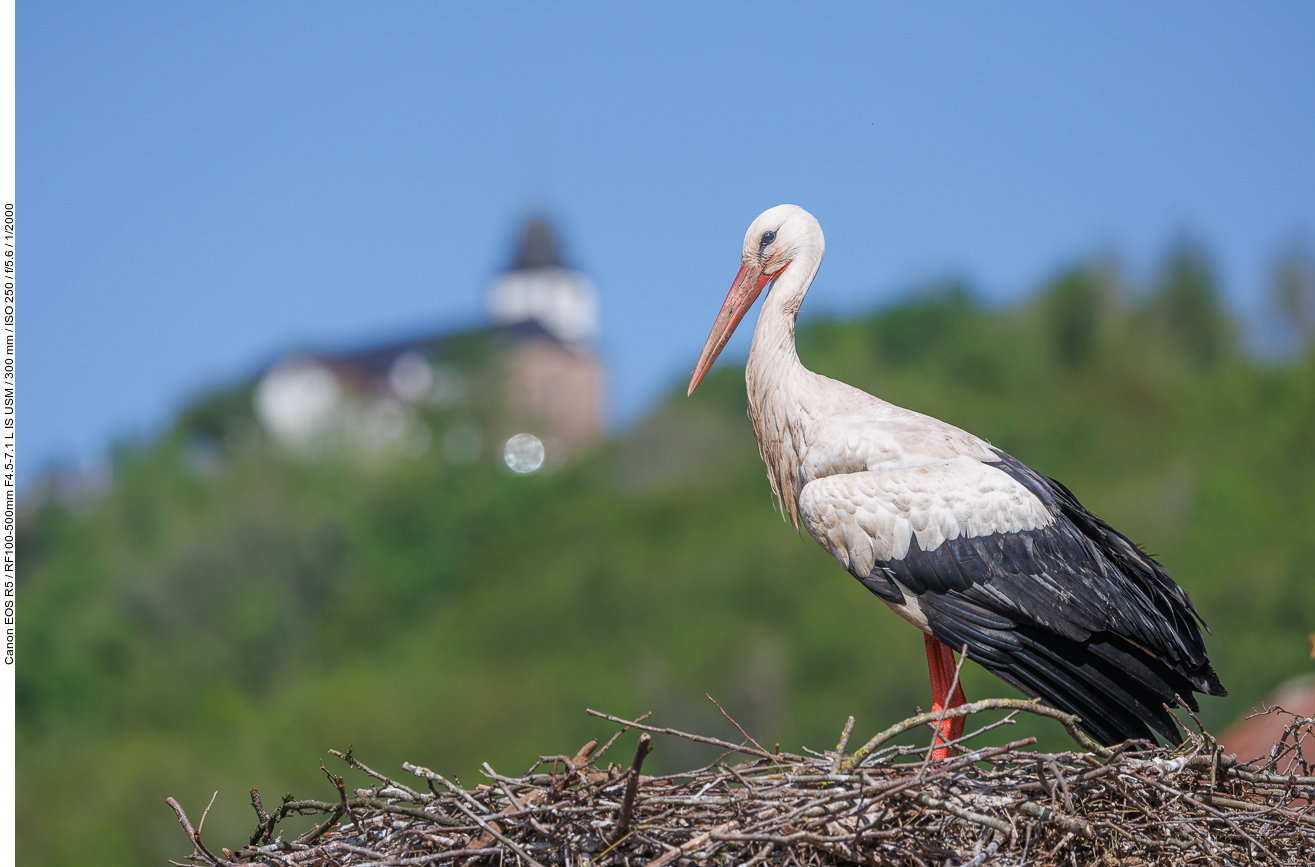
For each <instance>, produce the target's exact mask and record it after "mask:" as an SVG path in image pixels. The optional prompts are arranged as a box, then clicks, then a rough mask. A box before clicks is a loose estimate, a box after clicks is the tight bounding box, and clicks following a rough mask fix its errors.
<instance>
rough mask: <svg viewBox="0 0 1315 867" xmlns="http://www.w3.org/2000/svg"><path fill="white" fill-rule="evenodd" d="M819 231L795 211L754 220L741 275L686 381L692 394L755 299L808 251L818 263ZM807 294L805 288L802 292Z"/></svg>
mask: <svg viewBox="0 0 1315 867" xmlns="http://www.w3.org/2000/svg"><path fill="white" fill-rule="evenodd" d="M821 248H822V227H821V226H820V225H819V224H818V222H817V220H816V219H815V218H814V217H813V215H812V214H810V213H808V212H807V211H805V210H804V209H803V208H801V207H799V206H798V205H777V206H776V207H775V208H769V209H767V210H766V211H763V212H762V213H761V214H759V215H758V219H756V220H754V221H753V223H752V225H750V226H749V231H748V232H746V233H745V235H744V247H743V248H742V249H741V250H740V273H739V274H737V275H735V282H734V283H733V284H732V285H731V291H730V292H729V293H728V294H727V295H726V300H725V301H724V302H723V303H722V305H721V312H719V313H718V314H717V321H716V322H714V323H713V325H712V333H711V334H709V335H708V342H707V343H705V344H704V345H703V354H702V355H701V356H699V363H698V366H697V367H696V368H694V376H693V377H691V378H690V381H689V391H688V392H687V393H688V394H693V393H694V389H696V388H698V386H699V383H700V382H702V381H703V377H704V376H705V375H706V374H707V372H708V369H709V368H711V367H712V363H713V362H714V361H716V360H717V356H718V355H719V354H721V351H722V349H723V348H725V346H726V342H727V341H729V340H730V339H731V335H732V334H734V333H735V328H736V326H738V325H739V324H740V320H741V319H743V318H744V314H746V313H748V312H749V308H750V307H752V306H753V302H754V301H756V300H757V299H758V295H759V293H761V292H762V291H763V287H764V286H766V285H767V284H768V283H770V282H771V281H773V280H775V279H776V278H777V277H779V276H781V274H782V273H783V272H784V271H785V269H786V268H789V267H790V263H791V262H793V261H794V260H795V259H796V258H798V257H799V255H800V253H802V252H804V251H807V252H809V253H811V254H814V255H815V257H816V261H818V262H820V261H821V259H822V249H821ZM803 288H804V289H807V286H804V287H803Z"/></svg>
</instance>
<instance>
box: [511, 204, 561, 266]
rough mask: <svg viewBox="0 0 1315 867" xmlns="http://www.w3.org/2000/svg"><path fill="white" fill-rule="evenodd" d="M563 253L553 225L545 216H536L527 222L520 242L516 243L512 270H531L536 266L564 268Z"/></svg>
mask: <svg viewBox="0 0 1315 867" xmlns="http://www.w3.org/2000/svg"><path fill="white" fill-rule="evenodd" d="M563 267H565V265H564V264H563V263H562V254H561V251H560V250H559V249H558V247H557V238H556V236H555V235H554V234H553V230H552V225H551V224H550V223H549V222H548V220H547V219H545V218H544V217H534V218H533V219H531V220H530V221H529V222H528V223H526V224H525V230H524V231H523V232H522V233H521V240H520V243H519V244H517V245H516V258H515V260H514V261H513V262H512V265H511V270H512V271H529V270H532V269H534V268H563Z"/></svg>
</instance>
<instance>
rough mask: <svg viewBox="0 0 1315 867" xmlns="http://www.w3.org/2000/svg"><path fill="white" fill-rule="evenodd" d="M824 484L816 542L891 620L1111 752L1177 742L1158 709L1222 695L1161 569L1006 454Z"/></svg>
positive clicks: (807, 490)
mask: <svg viewBox="0 0 1315 867" xmlns="http://www.w3.org/2000/svg"><path fill="white" fill-rule="evenodd" d="M996 454H997V455H998V456H999V458H1000V460H999V461H998V462H994V463H982V462H980V461H975V460H971V459H965V458H960V459H957V460H952V461H945V462H941V463H939V464H933V465H930V466H925V465H920V466H909V467H893V468H882V469H881V470H878V471H869V472H862V473H851V474H846V475H838V476H830V477H827V478H823V479H817V480H815V481H813V482H810V483H809V484H808V485H807V486H805V487H804V489H803V491H802V492H801V494H800V498H799V502H800V511H801V514H802V517H803V519H804V522H805V525H806V526H807V527H808V530H809V532H810V533H811V534H812V535H813V537H814V538H815V539H817V541H818V542H819V543H820V544H821V545H822V546H823V547H824V548H827V549H828V550H829V551H831V553H832V554H833V555H834V556H835V557H836V559H837V560H839V561H840V562H841V564H842V565H844V566H846V568H848V569H849V571H850V572H851V573H852V574H853V575H854V576H855V577H856V578H858V579H859V580H860V581H861V582H863V584H864V586H866V587H867V588H868V589H869V590H871V591H872V592H873V593H875V594H876V595H877V596H879V597H881V598H882V599H883V600H885V601H886V602H888V603H890V604H891V605H892V607H898V606H906V607H908V608H912V607H915V606H916V608H917V612H916V616H911V617H910V619H914V620H918V621H922V622H925V623H926V626H925V628H926V629H927V630H928V631H930V632H931V634H932V635H933V636H935V637H936V638H938V639H940V640H941V641H943V642H944V643H946V644H948V645H949V646H951V647H953V648H956V649H958V648H960V647H962V646H964V645H965V644H966V645H967V646H968V656H969V658H971V659H974V660H975V661H977V662H979V663H981V664H982V665H983V666H985V667H986V668H988V669H990V670H991V671H993V672H995V673H996V674H997V675H998V676H1000V677H1001V678H1002V679H1004V680H1005V681H1006V682H1008V683H1010V684H1012V685H1013V686H1015V687H1017V688H1018V689H1020V690H1022V691H1023V692H1025V693H1027V694H1029V695H1033V696H1039V697H1041V698H1043V699H1045V700H1046V701H1047V702H1049V703H1051V704H1053V705H1055V706H1057V707H1060V708H1062V709H1064V710H1067V711H1069V712H1071V713H1076V714H1078V715H1080V716H1081V717H1082V718H1083V720H1084V727H1086V728H1087V729H1088V730H1089V731H1090V732H1091V734H1092V735H1093V736H1095V737H1097V738H1098V739H1100V740H1103V741H1105V742H1106V743H1115V742H1118V741H1121V740H1126V739H1128V738H1130V737H1149V735H1150V732H1149V730H1148V729H1147V725H1148V724H1149V725H1150V726H1152V727H1154V728H1155V729H1156V730H1157V731H1159V732H1160V733H1161V734H1163V735H1164V736H1165V737H1166V738H1168V739H1169V740H1171V741H1174V742H1177V741H1178V740H1179V736H1178V733H1177V729H1176V726H1175V725H1174V722H1173V719H1172V717H1171V716H1170V715H1169V714H1168V712H1167V711H1166V710H1164V708H1163V705H1164V704H1166V703H1167V704H1169V705H1171V706H1172V705H1175V704H1176V702H1175V700H1174V698H1175V695H1180V696H1182V697H1183V700H1184V701H1185V702H1187V703H1188V704H1189V705H1190V706H1191V707H1192V708H1193V709H1195V707H1196V704H1195V701H1194V700H1193V699H1192V697H1191V692H1192V690H1193V689H1195V690H1197V691H1200V692H1205V693H1208V694H1211V695H1223V694H1225V693H1224V689H1223V686H1222V685H1221V684H1220V683H1219V680H1218V678H1217V677H1216V676H1215V673H1214V671H1213V670H1212V669H1211V668H1210V665H1209V662H1208V660H1207V658H1206V654H1205V646H1204V642H1203V641H1202V638H1201V632H1200V628H1199V627H1198V621H1199V615H1197V612H1196V608H1195V606H1194V605H1193V604H1192V601H1191V599H1190V598H1188V596H1187V594H1186V593H1185V592H1183V590H1182V588H1180V587H1179V586H1178V585H1177V584H1176V583H1174V581H1173V579H1172V578H1170V577H1169V574H1168V573H1167V572H1165V570H1164V569H1163V567H1161V566H1160V564H1158V563H1156V562H1155V560H1154V559H1152V558H1151V557H1150V556H1149V555H1147V554H1146V553H1145V552H1143V551H1142V550H1141V549H1140V548H1138V547H1137V546H1136V545H1134V544H1133V543H1132V542H1130V541H1129V540H1128V539H1127V538H1126V537H1125V536H1123V535H1121V534H1120V533H1118V532H1117V531H1115V530H1114V529H1112V528H1111V527H1110V526H1109V525H1108V524H1106V523H1105V522H1104V521H1102V520H1100V519H1099V518H1097V517H1096V516H1094V515H1092V514H1091V513H1090V512H1088V511H1087V510H1086V509H1085V508H1083V506H1082V504H1081V503H1079V502H1078V501H1077V499H1076V498H1075V497H1074V496H1073V494H1072V493H1070V492H1069V490H1068V489H1067V488H1065V487H1064V486H1063V485H1061V484H1060V483H1058V482H1056V481H1054V480H1053V479H1050V478H1048V477H1046V476H1044V475H1041V474H1040V473H1037V472H1036V471H1034V470H1032V469H1030V468H1029V467H1027V466H1025V465H1023V464H1022V463H1020V462H1019V461H1017V460H1015V459H1014V458H1012V457H1010V456H1009V455H1007V454H1005V453H1003V452H999V451H998V450H997V451H996Z"/></svg>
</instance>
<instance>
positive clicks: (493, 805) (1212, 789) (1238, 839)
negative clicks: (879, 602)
mask: <svg viewBox="0 0 1315 867" xmlns="http://www.w3.org/2000/svg"><path fill="white" fill-rule="evenodd" d="M993 709H1008V710H1009V711H1011V713H1010V714H1009V716H1007V717H1006V718H1005V719H1003V720H1001V721H999V722H995V723H992V724H991V725H988V726H985V727H983V728H980V729H978V730H977V731H974V732H972V733H970V734H968V735H965V736H964V737H962V738H960V739H959V740H957V741H954V742H952V744H951V746H952V747H956V748H957V750H958V754H957V755H951V756H949V757H948V758H944V759H940V760H933V758H932V755H933V753H932V750H931V748H930V746H929V747H927V748H917V747H908V746H889V745H888V744H889V743H890V742H891V741H893V740H894V739H895V738H897V737H898V736H899V735H901V734H903V733H905V732H908V731H911V730H918V729H925V728H928V727H931V726H932V725H934V724H935V723H936V722H937V721H939V720H942V719H945V718H950V717H955V716H964V715H967V714H974V713H981V712H983V711H987V710H993ZM1267 712H1269V713H1283V711H1281V710H1280V709H1271V710H1269V711H1267ZM589 713H591V714H593V715H594V716H597V717H601V718H603V719H606V720H610V721H611V722H613V723H616V724H618V725H619V726H620V729H619V730H618V731H617V733H616V734H615V735H613V736H612V738H611V740H609V741H608V742H607V743H606V744H605V745H603V746H602V748H599V745H598V742H597V741H590V742H589V743H588V744H585V745H584V747H582V748H581V749H580V751H579V752H578V753H576V754H575V755H574V756H544V757H542V758H541V759H540V760H539V761H538V762H537V763H536V764H535V765H534V767H532V768H530V769H529V770H528V771H527V772H526V773H524V774H522V775H520V776H515V777H512V776H504V775H502V774H499V773H498V772H496V771H494V770H493V768H491V767H489V766H488V765H487V764H485V765H484V768H483V773H484V775H485V776H486V778H487V779H486V782H484V783H481V784H480V785H478V786H476V787H475V788H474V789H465V788H463V787H461V786H459V785H458V784H456V783H454V782H452V781H451V780H449V779H447V778H445V777H444V776H443V775H441V774H439V773H436V772H435V771H432V770H430V769H429V768H424V767H420V766H417V765H411V764H409V763H407V764H404V765H403V769H404V770H405V771H406V772H407V773H408V774H409V776H407V777H403V778H402V779H394V778H392V777H389V776H386V775H384V774H381V773H379V772H377V771H375V770H373V769H371V768H369V767H367V766H366V765H365V764H363V763H362V762H361V761H360V760H359V759H358V758H356V757H355V756H353V755H352V754H351V751H350V750H348V751H347V752H346V753H341V752H338V751H336V750H331V751H330V752H332V753H333V754H334V755H335V756H337V757H338V758H339V759H341V760H342V761H343V762H344V763H345V764H346V765H348V766H350V767H351V768H354V769H356V770H357V771H360V772H362V773H363V774H366V775H368V776H369V777H370V778H372V779H373V780H374V785H372V786H370V787H369V788H362V789H356V790H355V791H354V793H352V794H351V795H349V793H348V790H347V787H346V785H345V783H344V781H343V778H342V777H341V776H338V775H336V774H334V773H333V772H331V771H329V770H327V769H326V770H325V774H326V775H327V776H328V778H329V781H330V783H331V784H332V785H333V786H334V788H335V789H336V790H337V798H336V799H333V800H328V801H310V800H308V801H302V800H295V799H293V798H292V796H287V797H286V798H285V799H284V801H283V802H282V803H281V804H279V805H278V806H276V807H275V808H274V809H273V810H270V811H268V812H267V811H266V808H265V806H264V805H262V803H261V800H260V795H259V793H258V792H257V791H256V790H254V789H253V790H252V792H251V796H252V805H253V806H254V808H255V813H256V819H257V825H256V829H255V831H254V832H253V833H252V834H251V837H250V840H249V841H248V842H247V844H246V845H244V846H242V847H241V848H240V849H236V850H231V851H230V850H229V849H227V848H222V849H220V850H219V853H218V854H216V853H215V852H214V851H212V850H211V849H210V848H208V847H207V846H206V845H205V844H204V843H203V842H202V841H201V837H200V833H199V831H198V830H197V829H194V828H193V826H192V823H191V822H190V820H189V819H188V817H187V815H186V813H184V811H183V808H182V807H181V806H180V805H179V804H178V802H177V801H175V800H174V799H172V798H170V799H169V804H170V806H171V807H173V809H174V811H175V812H176V813H177V815H178V819H179V822H180V823H181V824H182V826H183V829H184V831H185V832H186V833H187V835H188V838H189V839H190V841H191V843H192V846H193V852H192V854H191V855H190V856H188V860H189V861H190V862H191V863H192V864H193V865H197V864H207V865H214V867H218V865H224V867H239V865H240V867H247V865H255V864H265V865H282V867H292V865H297V867H321V865H324V867H327V865H340V867H348V865H366V864H369V865H379V867H383V865H398V867H402V865H407V867H409V865H426V864H443V863H458V864H460V865H463V867H473V865H480V864H487V865H494V864H496V865H503V864H508V863H516V862H521V863H522V864H524V865H529V867H548V865H563V867H576V865H580V867H586V865H590V867H592V865H597V867H607V865H615V867H629V865H640V864H645V865H651V867H663V865H678V864H688V863H698V864H705V863H712V864H738V865H743V867H753V865H768V864H770V865H786V864H789V865H795V867H804V865H808V864H816V865H828V864H837V863H848V862H857V863H867V864H898V865H926V867H930V865H938V867H939V865H961V867H985V865H994V864H1000V865H1005V864H1009V865H1051V864H1054V865H1061V864H1062V865H1080V864H1082V865H1085V864H1101V865H1106V864H1108V865H1116V864H1117V865H1171V864H1172V865H1178V864H1184V863H1205V864H1251V863H1253V862H1266V863H1272V864H1310V863H1315V811H1312V809H1311V807H1310V802H1311V801H1315V776H1312V771H1311V768H1310V767H1308V766H1307V764H1306V763H1305V760H1304V758H1303V756H1302V744H1303V741H1304V740H1305V739H1307V738H1311V737H1312V736H1313V729H1315V721H1313V720H1312V719H1309V718H1305V719H1297V718H1294V719H1292V721H1291V722H1290V723H1289V724H1288V725H1287V727H1286V730H1285V733H1284V735H1283V737H1282V739H1281V740H1280V741H1279V742H1278V743H1276V744H1275V745H1274V748H1273V749H1272V750H1271V753H1270V756H1269V758H1268V760H1265V761H1257V762H1253V763H1251V764H1245V765H1244V764H1239V763H1238V761H1237V759H1236V758H1235V757H1234V756H1226V755H1223V754H1222V750H1221V749H1220V748H1219V746H1218V744H1216V743H1215V741H1214V739H1213V738H1211V737H1210V735H1209V734H1206V733H1205V732H1204V730H1198V731H1197V732H1191V731H1186V730H1185V731H1186V734H1187V738H1186V740H1185V741H1184V744H1183V745H1182V746H1181V747H1179V748H1178V749H1176V750H1170V749H1167V748H1163V747H1155V746H1154V745H1152V744H1150V743H1146V742H1129V743H1126V744H1122V745H1120V746H1119V747H1117V748H1115V749H1112V750H1111V749H1106V748H1104V747H1101V746H1099V745H1097V744H1095V743H1093V742H1092V741H1091V740H1090V739H1088V738H1087V737H1086V736H1085V735H1084V734H1083V733H1082V732H1081V731H1080V730H1079V729H1078V728H1077V725H1076V724H1077V722H1078V720H1077V718H1076V717H1072V716H1070V715H1068V714H1064V713H1061V712H1059V711H1056V710H1054V709H1052V708H1048V707H1045V706H1043V705H1040V704H1038V703H1037V702H1025V701H1016V700H1011V699H988V700H986V701H979V702H974V703H971V704H968V705H964V706H962V707H960V708H956V709H955V710H953V711H949V712H942V713H938V714H919V715H918V716H915V717H912V718H910V719H907V720H904V721H903V722H900V723H897V724H896V725H893V726H891V727H890V728H888V729H886V730H885V731H883V732H881V733H880V734H878V735H876V736H875V737H873V738H872V739H871V740H869V741H868V742H867V743H866V744H864V745H863V746H861V747H859V748H858V749H855V750H853V751H852V752H849V751H848V749H849V737H850V733H851V732H852V731H853V724H854V720H853V718H852V717H851V718H850V719H849V721H848V724H847V725H846V726H845V728H844V732H843V734H842V736H841V739H840V742H839V744H838V745H837V746H836V748H835V749H834V750H828V751H825V752H821V753H817V752H812V751H806V752H807V753H808V754H806V755H794V754H790V753H784V752H780V751H779V748H778V750H777V751H769V750H765V749H763V748H762V747H761V746H759V745H758V743H757V742H755V741H754V740H753V739H752V738H751V737H749V736H748V735H747V734H745V735H744V737H745V741H744V742H743V743H738V744H737V743H731V742H729V741H724V740H720V739H718V738H711V737H702V736H699V735H694V734H688V733H685V732H680V731H675V730H673V729H669V728H658V727H655V726H652V725H649V724H647V722H646V719H647V716H645V717H640V718H639V719H636V720H626V719H621V718H619V717H614V716H610V715H607V714H601V713H598V712H597V711H589ZM1017 713H1033V714H1039V715H1041V716H1046V717H1050V718H1052V719H1054V720H1056V721H1057V722H1059V723H1060V724H1061V725H1063V726H1064V728H1065V729H1066V730H1067V731H1068V732H1069V734H1070V735H1072V736H1073V738H1074V740H1075V741H1077V743H1078V745H1079V747H1080V748H1079V749H1077V750H1073V751H1070V752H1062V753H1043V752H1037V751H1035V750H1032V749H1028V747H1030V746H1032V745H1033V744H1034V742H1035V739H1034V738H1027V739H1024V740H1018V741H1014V742H1013V743H1008V744H1004V745H1003V746H997V747H981V748H975V747H974V746H973V743H972V742H973V740H974V739H975V738H977V737H979V736H980V735H982V734H983V733H984V732H986V731H989V730H991V729H993V728H996V727H998V726H1000V725H1004V724H1006V723H1008V722H1009V721H1010V720H1011V719H1012V717H1013V716H1014V715H1015V714H1017ZM732 722H734V720H732ZM737 728H738V726H737ZM1198 728H1199V727H1198ZM633 729H638V730H640V735H639V741H638V744H637V746H636V749H635V753H634V758H633V760H632V761H630V762H629V763H628V764H626V765H623V766H618V765H617V764H613V763H608V764H603V761H602V760H603V758H604V756H606V755H607V754H608V749H609V748H610V747H611V746H612V745H613V744H614V743H615V742H616V741H617V739H618V737H620V736H621V735H622V734H623V733H624V732H626V731H628V730H633ZM741 732H742V733H743V730H741ZM654 733H655V734H662V735H671V736H674V737H679V738H686V739H688V740H691V741H696V742H698V743H702V744H710V745H713V746H716V747H720V748H721V749H723V750H724V752H723V754H722V755H721V757H720V758H719V759H717V760H716V761H714V762H713V763H711V764H709V765H707V766H705V767H702V768H699V769H697V770H692V771H689V772H686V773H682V774H672V775H670V776H645V775H642V773H641V770H642V765H643V761H644V757H645V755H647V753H648V752H649V750H650V749H651V748H652V741H651V734H654ZM399 776H401V775H399ZM207 809H208V808H207ZM308 815H311V816H315V817H316V819H315V822H316V824H315V825H314V827H312V828H311V829H310V830H308V831H306V832H305V833H302V834H300V835H299V836H296V837H295V838H289V837H287V836H285V832H286V826H285V825H284V824H283V823H284V821H285V820H286V819H288V818H289V817H291V816H308ZM202 824H204V816H203V817H202ZM173 863H175V864H178V863H180V862H173Z"/></svg>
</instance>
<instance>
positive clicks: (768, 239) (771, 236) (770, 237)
mask: <svg viewBox="0 0 1315 867" xmlns="http://www.w3.org/2000/svg"><path fill="white" fill-rule="evenodd" d="M775 240H776V233H775V232H763V237H762V240H761V241H759V242H758V249H759V250H761V249H762V248H763V247H766V246H767V245H768V244H770V243H772V242H773V241H775Z"/></svg>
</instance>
